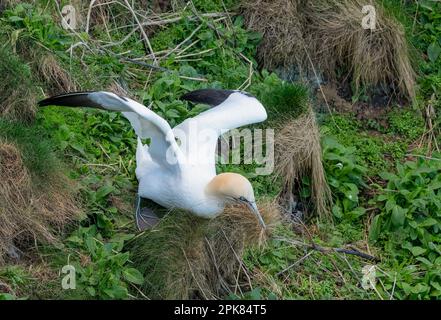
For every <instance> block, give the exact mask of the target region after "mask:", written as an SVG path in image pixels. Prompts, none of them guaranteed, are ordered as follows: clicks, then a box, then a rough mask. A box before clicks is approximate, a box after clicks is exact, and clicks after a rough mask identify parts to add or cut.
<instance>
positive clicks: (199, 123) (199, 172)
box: [39, 89, 267, 229]
mask: <svg viewBox="0 0 441 320" xmlns="http://www.w3.org/2000/svg"><path fill="white" fill-rule="evenodd" d="M182 99H184V100H188V101H191V102H194V103H203V104H207V105H210V106H212V107H213V108H211V109H209V110H207V111H205V112H202V113H200V114H199V115H197V116H195V117H193V118H189V119H186V120H185V121H183V122H182V123H181V124H179V125H177V126H176V127H174V128H173V129H172V128H171V127H170V125H169V123H168V122H167V121H166V120H164V119H163V118H161V117H160V116H158V115H157V114H156V113H154V112H153V111H151V110H150V109H149V108H147V107H145V106H144V105H142V104H140V103H138V102H136V101H134V100H132V99H129V98H127V97H122V96H118V95H116V94H114V93H111V92H105V91H96V92H73V93H66V94H61V95H57V96H54V97H50V98H48V99H45V100H42V101H40V102H39V106H48V105H59V106H69V107H94V108H100V109H105V110H110V111H121V112H123V114H124V116H125V117H126V118H127V119H128V120H129V121H130V123H131V125H132V127H133V128H134V130H135V132H136V134H137V136H138V145H137V150H136V164H137V167H136V171H135V172H136V177H137V179H138V181H139V187H138V194H139V196H140V197H142V198H147V199H150V200H152V201H154V202H156V203H158V204H160V205H161V206H164V207H166V208H180V209H184V210H188V211H189V212H191V213H193V214H195V215H197V216H200V217H203V218H214V217H216V216H217V215H219V214H220V213H222V212H223V210H224V208H225V206H226V205H227V204H229V203H241V204H245V205H247V206H248V207H249V208H250V210H251V211H252V212H253V213H254V214H255V215H256V217H257V218H258V220H259V222H260V223H261V225H262V227H263V228H265V223H264V221H263V219H262V216H261V215H260V213H259V210H258V208H257V206H256V200H255V197H254V191H253V187H252V186H251V183H250V182H249V181H248V179H246V178H245V177H243V176H242V175H240V174H236V173H221V174H218V175H216V166H215V151H216V146H217V141H218V138H219V137H220V136H221V135H222V134H223V133H225V132H227V131H228V130H231V129H234V128H238V127H240V126H244V125H248V124H252V123H257V122H261V121H264V120H266V118H267V113H266V111H265V108H264V107H263V105H262V104H261V103H260V102H259V101H258V100H257V99H256V98H254V97H253V96H251V95H249V94H248V93H245V92H241V91H233V90H217V89H201V90H196V91H192V92H189V93H187V94H185V95H184V96H183V97H182ZM146 138H150V139H151V140H150V141H151V142H150V144H149V145H145V144H143V143H142V141H141V139H146ZM136 221H137V225H138V227H139V228H140V229H143V228H142V226H143V225H145V222H146V221H145V217H143V215H142V214H141V210H140V206H139V202H138V208H137V210H136Z"/></svg>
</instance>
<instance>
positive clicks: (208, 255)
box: [131, 202, 280, 299]
mask: <svg viewBox="0 0 441 320" xmlns="http://www.w3.org/2000/svg"><path fill="white" fill-rule="evenodd" d="M259 209H260V211H261V213H262V216H263V219H264V220H265V222H266V224H267V227H268V228H267V231H266V232H264V231H263V230H262V228H261V227H260V224H259V222H258V221H257V219H256V218H255V216H254V215H253V214H252V213H251V212H249V211H248V210H247V209H245V208H243V207H228V208H226V209H225V211H224V213H223V214H222V215H220V216H219V217H217V218H216V219H213V220H205V219H201V218H197V217H194V216H192V215H189V214H187V213H185V212H173V213H171V214H169V215H167V216H166V217H165V218H164V219H163V220H162V221H161V223H160V224H159V225H158V226H157V227H156V228H155V229H154V230H151V231H148V232H145V233H144V234H142V235H141V236H139V237H138V238H137V240H136V241H135V244H134V245H133V247H132V249H131V253H132V255H133V258H132V260H134V262H135V264H136V266H137V268H139V269H140V270H142V271H143V272H144V274H145V277H146V284H145V286H144V293H145V294H146V295H147V296H148V297H149V298H161V299H218V298H222V297H224V296H225V295H227V294H230V293H235V292H240V290H242V289H244V288H249V287H250V281H251V279H250V274H249V273H248V271H247V269H246V267H245V266H244V265H243V262H242V256H243V254H244V251H245V250H246V248H248V247H251V246H258V245H263V244H264V243H265V240H266V239H267V237H268V235H269V234H271V232H272V230H273V228H274V227H275V226H276V225H277V223H278V222H279V221H280V211H279V208H278V206H277V205H276V204H275V203H271V202H263V203H260V204H259Z"/></svg>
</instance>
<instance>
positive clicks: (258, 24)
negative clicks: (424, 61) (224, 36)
mask: <svg viewBox="0 0 441 320" xmlns="http://www.w3.org/2000/svg"><path fill="white" fill-rule="evenodd" d="M368 4H372V5H374V7H375V9H376V29H375V30H370V29H369V30H365V29H363V27H362V25H361V23H362V21H363V18H364V17H365V16H366V14H364V13H363V12H362V10H361V9H362V8H363V6H365V5H368ZM375 4H376V3H375V2H372V1H361V0H344V1H340V0H318V1H315V0H314V1H312V0H275V1H269V0H260V1H259V0H258V1H248V0H245V1H243V2H242V13H243V14H244V16H245V21H246V23H247V26H248V28H249V29H251V30H254V31H258V32H260V33H262V34H263V40H262V42H261V44H260V46H259V48H258V57H259V59H260V62H261V64H262V65H263V66H264V67H266V68H268V69H270V70H274V69H276V68H277V67H285V68H286V67H289V68H292V67H293V66H295V67H298V68H299V69H300V71H301V73H303V74H306V75H309V74H315V73H314V71H318V72H320V73H321V74H323V75H324V76H325V77H326V78H327V79H329V80H334V81H336V80H338V81H341V79H344V80H347V81H348V82H352V84H353V87H354V90H355V92H353V94H355V95H357V94H358V93H359V92H360V90H361V89H362V88H363V89H366V93H367V94H375V93H376V92H375V91H378V90H381V91H382V92H385V93H387V94H388V95H392V96H395V97H397V98H406V99H408V100H412V99H414V97H415V72H414V70H413V68H412V66H411V62H410V53H409V48H408V45H407V41H406V36H405V32H404V29H403V26H402V25H401V24H399V23H398V22H397V21H396V20H395V19H394V18H393V17H390V16H388V15H387V14H386V13H385V12H384V10H383V9H382V7H381V6H380V5H375ZM337 70H340V71H343V74H340V75H337Z"/></svg>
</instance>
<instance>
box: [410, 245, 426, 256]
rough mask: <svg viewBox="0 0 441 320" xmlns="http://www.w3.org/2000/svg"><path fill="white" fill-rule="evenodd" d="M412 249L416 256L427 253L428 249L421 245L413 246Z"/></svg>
mask: <svg viewBox="0 0 441 320" xmlns="http://www.w3.org/2000/svg"><path fill="white" fill-rule="evenodd" d="M410 251H411V252H412V254H413V255H414V256H420V255H422V254H423V253H425V252H426V251H427V250H426V249H424V248H421V247H412V248H411V249H410Z"/></svg>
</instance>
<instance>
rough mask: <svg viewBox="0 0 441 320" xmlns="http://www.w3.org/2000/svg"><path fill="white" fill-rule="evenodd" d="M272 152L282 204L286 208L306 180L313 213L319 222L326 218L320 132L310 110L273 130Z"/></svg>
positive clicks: (328, 195)
mask: <svg viewBox="0 0 441 320" xmlns="http://www.w3.org/2000/svg"><path fill="white" fill-rule="evenodd" d="M274 149H275V173H276V176H277V177H279V178H280V179H281V180H282V185H283V189H282V193H281V195H280V196H281V198H282V200H283V202H285V203H288V204H289V202H290V201H291V197H292V194H296V193H298V190H299V188H300V187H301V180H302V178H303V177H305V176H309V177H310V188H311V200H312V203H313V206H314V209H315V212H316V213H317V214H318V216H319V217H320V218H325V217H329V212H330V211H329V206H330V204H331V203H332V198H331V191H330V189H329V186H328V184H327V182H326V176H325V172H324V169H323V165H322V149H321V145H320V132H319V129H318V126H317V123H316V120H315V114H314V112H313V111H312V108H309V111H308V112H306V113H305V114H303V115H301V116H300V117H298V118H296V119H291V120H288V121H286V122H284V123H283V125H282V126H281V127H280V128H279V129H276V136H275V148H274ZM288 207H289V206H288ZM309 215H310V213H309Z"/></svg>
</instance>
